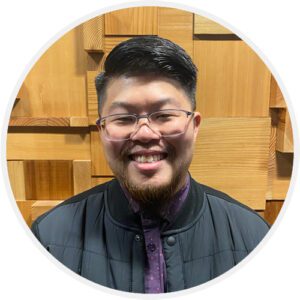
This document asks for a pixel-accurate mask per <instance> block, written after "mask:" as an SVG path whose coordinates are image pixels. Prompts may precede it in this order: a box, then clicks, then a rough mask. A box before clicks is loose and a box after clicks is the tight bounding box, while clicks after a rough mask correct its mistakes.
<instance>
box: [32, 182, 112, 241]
mask: <svg viewBox="0 0 300 300" xmlns="http://www.w3.org/2000/svg"><path fill="white" fill-rule="evenodd" d="M111 182H112V181H109V182H107V183H104V184H101V185H98V186H96V187H94V188H91V189H89V190H87V191H84V192H82V193H80V194H78V195H75V196H73V197H71V198H69V199H67V200H65V201H64V202H62V203H61V204H59V205H57V206H56V207H54V208H53V209H51V210H49V211H48V212H46V213H44V214H43V215H41V216H40V217H38V218H37V219H36V220H35V221H34V222H33V224H32V226H31V229H32V231H33V233H34V234H35V236H36V237H37V238H38V239H39V240H40V241H41V242H42V240H43V239H46V240H47V239H49V238H50V236H54V235H59V234H62V232H63V231H67V230H71V229H72V230H73V229H74V230H75V229H78V230H81V229H80V227H81V224H82V221H83V219H84V218H85V216H86V214H87V212H88V211H98V212H99V211H101V209H102V207H103V203H104V193H105V191H106V190H107V189H108V187H109V185H110V183H111ZM71 227H72V228H71ZM77 227H78V228H77Z"/></svg>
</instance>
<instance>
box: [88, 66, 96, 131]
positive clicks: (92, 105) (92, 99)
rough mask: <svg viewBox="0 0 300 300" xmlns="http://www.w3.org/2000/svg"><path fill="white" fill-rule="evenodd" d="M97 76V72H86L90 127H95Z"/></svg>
mask: <svg viewBox="0 0 300 300" xmlns="http://www.w3.org/2000/svg"><path fill="white" fill-rule="evenodd" d="M97 75H98V72H97V71H89V72H87V100H88V116H89V124H90V125H95V124H96V120H97V118H98V98H97V91H96V87H95V78H96V76H97Z"/></svg>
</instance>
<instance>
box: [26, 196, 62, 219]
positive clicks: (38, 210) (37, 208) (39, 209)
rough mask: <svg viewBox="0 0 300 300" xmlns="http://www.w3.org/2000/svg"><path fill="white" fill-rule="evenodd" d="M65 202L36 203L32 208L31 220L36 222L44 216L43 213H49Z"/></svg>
mask: <svg viewBox="0 0 300 300" xmlns="http://www.w3.org/2000/svg"><path fill="white" fill-rule="evenodd" d="M62 202H63V201H53V200H52V201H35V203H34V204H33V205H32V207H31V218H32V221H34V220H35V219H36V218H37V217H39V216H40V215H42V214H43V213H45V212H47V211H49V210H50V209H52V208H54V207H55V206H57V205H59V204H60V203H62Z"/></svg>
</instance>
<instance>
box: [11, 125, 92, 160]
mask: <svg viewBox="0 0 300 300" xmlns="http://www.w3.org/2000/svg"><path fill="white" fill-rule="evenodd" d="M6 153H7V159H8V160H24V159H29V160H74V159H90V135H89V133H88V131H87V130H80V131H79V130H75V128H74V129H73V130H71V131H69V132H68V133H66V132H61V131H57V132H55V131H50V132H49V130H48V132H40V131H38V132H28V131H23V132H9V133H8V135H7V152H6Z"/></svg>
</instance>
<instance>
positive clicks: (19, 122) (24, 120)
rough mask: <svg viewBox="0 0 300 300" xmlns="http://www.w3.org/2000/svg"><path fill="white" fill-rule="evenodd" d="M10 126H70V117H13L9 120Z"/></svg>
mask: <svg viewBox="0 0 300 300" xmlns="http://www.w3.org/2000/svg"><path fill="white" fill-rule="evenodd" d="M9 126H27V127H33V126H39V127H44V126H53V127H68V126H70V118H64V117H61V118H34V117H11V118H10V120H9Z"/></svg>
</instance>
